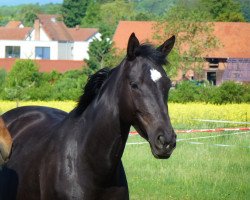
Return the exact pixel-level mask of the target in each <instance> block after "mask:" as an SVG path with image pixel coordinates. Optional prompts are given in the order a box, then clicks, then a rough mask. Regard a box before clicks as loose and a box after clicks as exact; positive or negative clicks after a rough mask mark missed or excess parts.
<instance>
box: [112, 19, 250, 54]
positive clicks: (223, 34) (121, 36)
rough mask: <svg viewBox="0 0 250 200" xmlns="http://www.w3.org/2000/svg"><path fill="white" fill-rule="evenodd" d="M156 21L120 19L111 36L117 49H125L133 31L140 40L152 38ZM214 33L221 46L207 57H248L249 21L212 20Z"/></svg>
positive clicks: (249, 49) (249, 42)
mask: <svg viewBox="0 0 250 200" xmlns="http://www.w3.org/2000/svg"><path fill="white" fill-rule="evenodd" d="M155 23H156V22H152V21H151V22H148V21H121V22H120V23H119V25H118V27H117V29H116V32H115V34H114V37H113V41H114V42H115V46H116V47H117V48H118V49H126V47H127V42H128V38H129V36H130V34H131V33H132V32H135V34H136V35H137V36H138V38H139V39H140V41H142V42H146V41H150V42H152V43H156V40H154V39H153V36H154V29H153V27H154V25H155ZM214 35H215V36H216V37H217V38H218V39H219V40H220V42H221V44H222V45H221V46H220V47H219V48H217V49H215V50H212V51H210V52H207V57H215V58H228V57H229V58H250V23H245V22H214Z"/></svg>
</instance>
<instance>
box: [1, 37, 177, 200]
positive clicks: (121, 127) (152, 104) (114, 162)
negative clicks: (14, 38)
mask: <svg viewBox="0 0 250 200" xmlns="http://www.w3.org/2000/svg"><path fill="white" fill-rule="evenodd" d="M174 42H175V37H174V36H173V37H171V38H170V39H168V40H167V41H166V42H164V43H163V44H162V45H161V46H160V47H159V48H157V49H155V48H153V47H152V46H151V45H148V44H142V45H140V44H139V41H138V39H137V38H136V36H135V34H134V33H133V34H131V36H130V38H129V42H128V47H127V56H126V57H125V58H124V60H123V61H122V62H121V64H120V65H119V66H117V67H115V68H113V69H112V70H108V69H102V70H100V71H98V72H97V73H96V74H94V75H93V76H91V77H90V79H89V81H88V83H87V84H86V86H85V88H84V94H83V95H82V96H81V97H80V100H79V103H78V105H77V106H76V108H75V109H74V110H73V111H71V112H70V113H69V114H68V113H65V112H63V111H61V110H57V109H53V108H48V107H39V106H28V107H20V108H16V109H13V110H11V111H9V112H7V113H5V114H4V115H3V119H4V121H5V123H6V125H7V127H8V129H9V131H10V133H11V135H12V137H13V149H12V154H11V157H10V160H9V161H8V163H7V164H6V166H5V167H4V168H3V169H2V170H1V173H0V199H1V200H5V199H6V200H9V199H24V200H30V199H32V200H33V199H34V200H38V199H46V200H47V199H48V200H50V199H51V200H54V199H63V200H64V199H87V200H92V199H93V200H94V199H98V200H99V199H107V200H111V199H115V200H119V199H129V194H128V186H127V181H126V176H125V172H124V169H123V166H122V162H121V157H122V154H123V151H124V148H125V144H126V141H127V138H128V133H129V129H130V126H131V125H133V126H134V127H135V128H136V129H137V131H138V132H139V134H140V135H141V136H142V137H143V138H145V139H146V140H147V141H148V142H149V144H150V146H151V150H152V153H153V155H154V156H155V157H156V158H169V157H170V155H171V153H172V151H173V149H174V148H175V145H176V134H175V132H174V130H173V128H172V125H171V122H170V119H169V115H168V107H167V106H166V104H165V103H166V101H167V98H168V91H169V88H170V86H171V82H170V79H169V78H168V77H167V75H166V73H165V72H164V70H163V68H162V65H163V64H165V63H166V56H167V54H168V53H169V52H170V50H171V49H172V47H173V45H174Z"/></svg>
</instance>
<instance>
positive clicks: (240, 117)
mask: <svg viewBox="0 0 250 200" xmlns="http://www.w3.org/2000/svg"><path fill="white" fill-rule="evenodd" d="M20 105H22V106H23V105H43V106H50V107H55V108H59V109H63V110H65V111H67V112H69V111H70V110H72V109H73V108H74V106H75V105H76V103H75V102H72V101H70V102H57V101H53V102H20ZM15 106H16V104H15V102H6V101H0V113H4V112H6V111H8V110H10V109H12V108H14V107H15ZM169 110H170V116H171V121H172V124H173V126H174V128H175V129H198V128H216V127H234V126H245V125H243V124H228V123H227V124H224V123H204V122H199V121H194V120H193V118H199V119H214V120H229V121H230V120H231V121H242V122H249V121H250V114H249V113H250V105H249V104H226V105H211V104H204V103H187V104H173V103H170V104H169ZM233 133H235V132H224V133H223V132H220V133H191V134H178V139H190V138H196V137H206V136H215V135H221V134H231V135H224V136H220V137H211V138H203V139H202V138H199V139H193V140H186V141H184V140H183V141H180V142H178V143H177V148H176V149H175V151H174V153H173V155H172V156H171V158H170V159H168V160H157V159H155V158H154V157H153V155H152V153H151V150H150V147H149V144H141V145H130V144H129V143H132V142H145V141H144V140H143V139H141V138H140V136H138V135H137V136H130V137H129V139H128V145H127V146H126V149H125V152H124V155H123V163H124V166H125V170H126V174H127V178H128V184H129V189H130V198H131V199H132V200H160V199H161V200H169V199H170V200H171V199H178V200H186V199H190V200H196V199H197V200H202V199H207V200H216V199H218V200H221V199H231V200H250V131H248V132H246V133H242V134H238V135H234V134H233ZM190 142H192V143H190ZM194 142H196V144H194ZM197 142H199V144H197ZM215 144H223V145H232V146H215Z"/></svg>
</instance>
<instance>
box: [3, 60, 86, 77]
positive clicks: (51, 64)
mask: <svg viewBox="0 0 250 200" xmlns="http://www.w3.org/2000/svg"><path fill="white" fill-rule="evenodd" d="M15 61H16V59H14V58H0V68H4V69H5V70H6V71H10V70H11V68H12V66H13V65H14V63H15ZM34 61H35V62H36V63H37V64H38V66H39V71H41V72H51V71H57V72H61V73H64V72H66V71H69V70H80V69H82V68H83V67H84V66H86V63H85V62H84V61H74V60H34Z"/></svg>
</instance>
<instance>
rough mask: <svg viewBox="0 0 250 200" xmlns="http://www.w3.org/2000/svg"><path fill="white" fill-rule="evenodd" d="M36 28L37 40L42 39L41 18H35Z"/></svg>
mask: <svg viewBox="0 0 250 200" xmlns="http://www.w3.org/2000/svg"><path fill="white" fill-rule="evenodd" d="M34 29H35V40H40V21H39V19H36V20H35V22H34Z"/></svg>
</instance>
